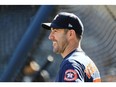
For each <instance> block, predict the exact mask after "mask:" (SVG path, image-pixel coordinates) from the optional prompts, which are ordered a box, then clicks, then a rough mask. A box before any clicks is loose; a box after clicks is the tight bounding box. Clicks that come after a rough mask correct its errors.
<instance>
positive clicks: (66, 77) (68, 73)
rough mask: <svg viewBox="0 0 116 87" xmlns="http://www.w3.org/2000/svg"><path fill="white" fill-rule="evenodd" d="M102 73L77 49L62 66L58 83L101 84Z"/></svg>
mask: <svg viewBox="0 0 116 87" xmlns="http://www.w3.org/2000/svg"><path fill="white" fill-rule="evenodd" d="M100 81H101V78H100V73H99V71H98V69H97V67H96V65H95V64H94V62H93V61H92V60H91V59H90V58H89V57H88V56H87V55H86V54H85V53H84V52H83V51H78V50H77V49H76V50H74V51H72V52H71V53H70V54H68V55H67V56H66V57H65V58H64V59H63V61H62V63H61V65H60V70H59V72H58V75H57V77H56V82H100Z"/></svg>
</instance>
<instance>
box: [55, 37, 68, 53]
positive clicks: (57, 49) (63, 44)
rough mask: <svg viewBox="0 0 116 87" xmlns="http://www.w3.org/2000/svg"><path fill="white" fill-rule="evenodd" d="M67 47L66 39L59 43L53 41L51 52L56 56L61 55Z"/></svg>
mask: <svg viewBox="0 0 116 87" xmlns="http://www.w3.org/2000/svg"><path fill="white" fill-rule="evenodd" d="M67 45H68V40H67V39H66V38H64V39H62V40H59V41H53V52H55V53H57V54H61V53H63V52H64V51H65V49H66V47H67Z"/></svg>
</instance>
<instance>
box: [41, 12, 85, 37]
mask: <svg viewBox="0 0 116 87" xmlns="http://www.w3.org/2000/svg"><path fill="white" fill-rule="evenodd" d="M42 27H43V28H45V29H47V30H51V28H55V29H73V30H75V32H76V33H77V34H79V35H82V34H83V31H84V27H83V24H82V22H81V20H80V19H79V18H78V17H77V16H76V15H75V14H73V13H68V12H60V13H59V14H57V15H56V16H55V18H54V19H53V21H52V22H51V23H42Z"/></svg>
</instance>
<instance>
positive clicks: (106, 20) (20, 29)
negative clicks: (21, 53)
mask: <svg viewBox="0 0 116 87" xmlns="http://www.w3.org/2000/svg"><path fill="white" fill-rule="evenodd" d="M54 8H55V11H54V12H53V13H52V15H51V16H49V17H47V19H46V20H45V21H47V22H48V21H51V20H52V19H53V18H54V16H55V15H56V14H57V13H58V12H60V11H67V12H73V13H75V14H76V15H78V16H79V18H80V19H81V20H82V22H83V24H84V28H85V31H84V36H83V40H82V48H83V50H84V51H85V52H86V54H87V55H88V56H90V57H91V59H92V60H93V61H94V62H95V63H96V65H97V67H98V69H99V70H100V73H101V77H102V81H116V68H115V67H116V64H115V62H116V58H115V57H116V45H115V43H116V10H115V8H116V6H101V5H98V6H97V5H96V6H94V5H93V6H92V5H88V6H85V5H67V6H66V5H65V6H60V5H59V6H54ZM37 9H38V6H0V27H1V29H0V42H1V43H0V76H2V74H3V73H4V70H5V69H6V67H7V63H8V62H9V60H10V58H11V56H12V54H13V51H14V50H15V48H16V47H17V45H18V43H19V42H20V40H21V37H22V36H23V34H24V33H25V31H26V30H27V27H28V26H29V25H30V23H31V21H32V19H33V17H34V16H35V14H36V11H37ZM48 35H49V31H45V30H43V29H41V33H40V34H39V37H38V39H37V40H36V41H35V44H34V45H33V48H32V49H31V51H30V52H29V53H28V54H27V57H28V60H27V61H26V62H25V64H24V66H23V67H22V70H20V72H19V73H17V77H16V80H15V81H54V79H55V77H56V73H57V71H58V68H59V65H60V63H61V61H62V58H61V56H60V55H57V54H54V53H53V52H52V45H51V42H50V41H49V40H48ZM52 57H53V58H54V62H52ZM51 62H52V63H51ZM9 72H10V71H9Z"/></svg>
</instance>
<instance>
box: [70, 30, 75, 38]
mask: <svg viewBox="0 0 116 87" xmlns="http://www.w3.org/2000/svg"><path fill="white" fill-rule="evenodd" d="M74 35H75V31H74V30H69V32H68V38H72V37H74Z"/></svg>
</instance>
